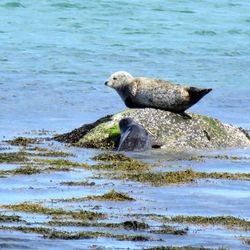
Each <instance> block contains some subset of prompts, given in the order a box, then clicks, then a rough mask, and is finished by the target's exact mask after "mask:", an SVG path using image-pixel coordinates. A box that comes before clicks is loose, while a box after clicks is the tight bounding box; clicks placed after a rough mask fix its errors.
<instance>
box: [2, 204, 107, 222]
mask: <svg viewBox="0 0 250 250" xmlns="http://www.w3.org/2000/svg"><path fill="white" fill-rule="evenodd" d="M0 207H2V208H7V209H10V210H13V211H20V212H27V213H34V214H45V215H51V216H69V217H71V218H72V219H75V220H97V219H104V218H105V214H103V213H97V212H91V211H84V210H79V211H67V210H64V209H61V208H58V209H55V208H48V207H43V206H41V205H40V204H34V203H26V202H25V203H20V204H13V205H1V206H0Z"/></svg>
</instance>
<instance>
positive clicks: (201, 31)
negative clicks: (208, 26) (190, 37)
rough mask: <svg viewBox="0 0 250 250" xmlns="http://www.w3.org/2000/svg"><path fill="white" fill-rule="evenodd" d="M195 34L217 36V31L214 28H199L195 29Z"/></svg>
mask: <svg viewBox="0 0 250 250" xmlns="http://www.w3.org/2000/svg"><path fill="white" fill-rule="evenodd" d="M194 34H196V35H199V36H216V35H217V33H216V32H215V31H212V30H199V31H195V32H194Z"/></svg>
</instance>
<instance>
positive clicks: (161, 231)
mask: <svg viewBox="0 0 250 250" xmlns="http://www.w3.org/2000/svg"><path fill="white" fill-rule="evenodd" d="M150 232H151V233H156V234H174V235H185V234H187V232H188V228H187V227H186V228H184V229H178V228H176V227H173V226H169V225H163V226H161V228H160V229H157V230H151V231H150Z"/></svg>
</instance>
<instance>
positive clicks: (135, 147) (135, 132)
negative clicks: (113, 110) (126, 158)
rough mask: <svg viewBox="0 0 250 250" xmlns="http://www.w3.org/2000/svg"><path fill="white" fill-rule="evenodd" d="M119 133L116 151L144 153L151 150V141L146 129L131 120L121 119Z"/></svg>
mask: <svg viewBox="0 0 250 250" xmlns="http://www.w3.org/2000/svg"><path fill="white" fill-rule="evenodd" d="M119 127H120V131H121V137H120V143H119V147H118V151H145V150H149V149H151V148H152V146H151V139H150V136H149V134H148V132H147V131H146V129H145V128H144V127H143V126H142V125H140V124H138V123H136V122H134V121H133V120H132V119H131V118H124V119H121V120H120V122H119Z"/></svg>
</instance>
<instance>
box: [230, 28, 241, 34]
mask: <svg viewBox="0 0 250 250" xmlns="http://www.w3.org/2000/svg"><path fill="white" fill-rule="evenodd" d="M227 33H228V34H241V33H242V32H241V31H240V30H237V29H231V30H228V32H227Z"/></svg>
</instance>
